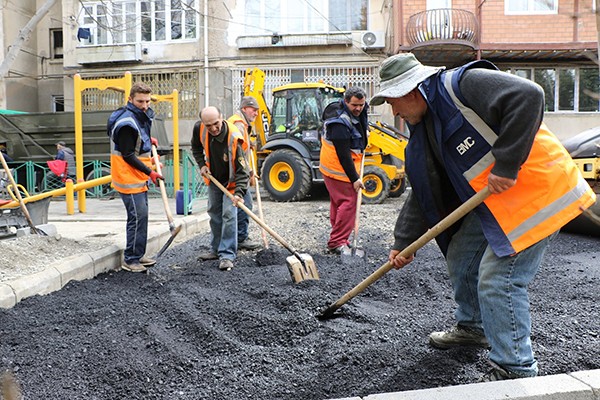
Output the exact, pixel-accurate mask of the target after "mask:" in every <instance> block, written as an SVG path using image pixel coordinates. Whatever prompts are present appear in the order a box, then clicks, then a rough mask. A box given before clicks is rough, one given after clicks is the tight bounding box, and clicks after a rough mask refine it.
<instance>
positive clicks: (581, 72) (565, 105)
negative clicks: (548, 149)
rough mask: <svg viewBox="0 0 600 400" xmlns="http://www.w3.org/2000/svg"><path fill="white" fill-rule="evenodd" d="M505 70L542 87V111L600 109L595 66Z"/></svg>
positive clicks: (597, 77) (598, 85)
mask: <svg viewBox="0 0 600 400" xmlns="http://www.w3.org/2000/svg"><path fill="white" fill-rule="evenodd" d="M505 70H506V72H509V73H511V74H515V75H517V76H520V77H523V78H526V79H532V77H533V81H534V82H536V83H537V84H538V85H540V86H541V87H542V89H544V97H545V103H546V104H545V105H546V108H545V111H546V112H553V111H562V112H573V111H574V112H599V111H600V104H599V103H600V102H599V100H598V94H599V93H600V81H599V76H598V67H570V68H522V67H519V68H506V69H505Z"/></svg>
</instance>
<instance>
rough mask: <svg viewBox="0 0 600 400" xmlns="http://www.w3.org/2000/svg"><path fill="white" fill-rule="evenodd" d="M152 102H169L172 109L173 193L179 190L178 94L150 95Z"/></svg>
mask: <svg viewBox="0 0 600 400" xmlns="http://www.w3.org/2000/svg"><path fill="white" fill-rule="evenodd" d="M152 101H154V102H155V103H158V102H160V101H169V102H171V107H172V109H173V189H174V190H175V192H177V191H178V190H179V184H180V177H179V92H178V91H177V89H174V90H173V92H172V93H171V94H164V95H158V94H155V95H152Z"/></svg>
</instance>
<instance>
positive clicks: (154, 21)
mask: <svg viewBox="0 0 600 400" xmlns="http://www.w3.org/2000/svg"><path fill="white" fill-rule="evenodd" d="M594 1H595V0H454V1H452V0H295V1H292V0H279V1H276V0H219V1H217V0H21V1H19V2H8V3H3V5H1V6H0V23H1V25H0V32H2V33H3V34H2V35H0V44H1V45H2V48H3V49H4V51H3V52H2V54H1V55H0V57H3V58H4V61H6V60H7V56H9V53H10V49H11V48H13V47H14V46H15V44H16V45H17V46H19V47H18V51H17V52H16V53H15V52H13V53H14V54H13V55H14V60H12V61H11V60H9V61H10V62H3V64H2V65H3V66H6V65H8V66H9V67H8V69H7V70H6V73H5V74H4V76H3V77H2V79H0V108H8V109H15V110H21V111H61V110H67V111H68V110H72V109H73V100H74V94H73V76H74V75H75V74H80V76H82V77H83V78H84V79H95V78H101V77H120V76H122V75H123V73H124V72H125V71H130V72H131V73H132V74H133V77H134V79H139V80H144V81H146V82H148V83H149V84H151V85H152V87H153V88H154V90H155V91H156V92H157V93H158V94H168V93H171V92H172V91H173V89H177V90H178V91H179V96H180V107H179V115H180V120H181V122H180V124H181V126H180V131H181V132H182V135H183V138H182V139H183V140H184V141H185V140H186V137H185V135H189V132H191V126H192V124H193V121H195V120H196V118H197V116H198V111H199V110H200V109H201V108H202V107H203V106H204V105H206V104H211V105H217V106H219V107H221V108H222V109H223V111H224V112H225V113H226V114H229V113H231V112H232V111H233V110H234V109H235V107H236V106H237V104H238V103H239V99H240V95H241V90H242V79H243V74H244V71H245V70H246V69H247V68H251V67H258V68H261V69H263V70H264V71H265V72H266V75H267V81H266V97H267V103H270V96H269V94H270V90H271V89H272V88H273V87H276V86H279V85H281V84H285V83H291V82H301V81H318V80H323V81H325V82H327V83H330V84H333V85H336V86H350V85H359V86H362V87H364V88H365V89H366V90H367V93H368V94H369V95H371V94H372V93H374V91H375V90H376V89H377V85H378V77H377V73H378V65H379V64H380V62H381V60H382V59H384V58H385V57H387V56H388V55H391V54H395V53H397V52H406V51H410V52H413V53H414V54H415V55H416V56H417V57H418V58H419V59H420V60H421V61H422V62H423V63H427V64H432V65H445V66H447V67H453V66H456V65H460V64H462V63H464V62H467V61H470V60H476V59H480V58H483V59H488V60H490V61H493V62H495V63H496V64H497V65H498V66H499V67H500V68H501V69H502V70H505V71H508V72H510V73H515V74H519V75H521V76H523V77H526V78H528V79H533V80H535V81H536V82H538V83H539V84H540V85H542V87H544V89H545V91H546V108H547V114H546V121H547V122H548V124H549V125H550V127H551V128H552V129H553V130H554V131H555V132H556V133H557V134H559V136H567V135H570V134H572V133H576V132H579V131H581V130H583V129H586V128H588V127H591V126H596V125H600V113H598V111H599V105H598V101H597V99H596V98H595V97H590V96H589V95H588V93H590V92H593V93H598V68H597V65H596V64H595V62H594V59H595V57H596V56H597V53H598V51H597V29H596V18H595V14H594V13H595V8H594ZM45 8H47V9H48V12H47V13H45V14H44V16H43V18H41V19H40V20H39V22H37V23H36V24H35V25H34V26H33V29H32V32H31V34H30V35H27V32H25V31H24V30H23V28H24V27H26V26H27V25H28V23H29V22H30V21H31V19H32V17H35V16H36V14H39V12H40V10H44V9H45ZM23 36H28V40H25V41H24V42H21V43H19V40H18V39H19V37H23ZM121 102H122V95H121V94H120V93H117V92H114V91H111V90H104V91H100V90H88V91H86V92H85V93H84V96H83V105H84V109H85V110H98V109H114V108H116V107H117V106H118V105H119V104H120V103H121ZM169 107H170V105H169V104H168V103H159V104H157V105H156V108H157V111H158V112H160V113H161V114H163V115H164V116H165V118H166V119H169V117H170V113H171V110H170V109H169ZM371 111H372V112H373V113H374V114H376V116H377V117H381V118H382V119H384V120H385V121H387V122H391V121H392V120H393V117H392V116H391V115H389V107H386V106H380V107H374V108H373V109H372V110H371Z"/></svg>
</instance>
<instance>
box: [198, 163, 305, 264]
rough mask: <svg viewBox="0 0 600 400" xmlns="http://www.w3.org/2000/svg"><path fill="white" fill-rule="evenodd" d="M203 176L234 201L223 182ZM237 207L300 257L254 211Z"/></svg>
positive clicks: (207, 175)
mask: <svg viewBox="0 0 600 400" xmlns="http://www.w3.org/2000/svg"><path fill="white" fill-rule="evenodd" d="M202 175H204V176H206V177H207V178H208V179H210V181H211V182H212V183H214V184H215V185H216V186H217V187H218V188H219V189H221V191H222V192H223V193H225V194H226V195H227V197H229V198H230V199H231V201H234V196H233V195H232V194H231V193H229V190H227V189H226V188H225V186H223V185H222V184H221V182H219V181H218V180H216V179H215V177H214V176H212V174H211V173H202ZM237 206H238V207H239V208H241V209H242V210H244V212H245V213H246V214H248V215H249V216H250V218H252V219H253V220H254V221H256V223H257V224H259V225H260V226H261V227H262V228H263V229H264V230H266V231H267V232H269V234H270V235H271V236H273V237H274V238H275V239H276V240H277V241H278V242H279V243H281V244H282V245H283V247H285V248H286V249H288V250H289V251H290V252H291V253H292V254H294V255H296V256H298V251H297V250H296V249H294V248H293V247H292V246H291V245H290V244H289V243H288V242H286V241H285V240H284V239H283V238H282V237H281V236H279V235H278V234H277V232H275V231H274V230H273V229H271V228H269V227H268V226H267V224H265V223H264V222H263V221H261V220H260V218H258V217H257V216H256V214H254V213H253V212H252V211H250V210H249V209H248V207H246V206H245V205H244V204H243V203H238V205H237ZM299 259H300V258H299Z"/></svg>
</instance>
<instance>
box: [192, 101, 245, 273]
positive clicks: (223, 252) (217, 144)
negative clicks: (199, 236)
mask: <svg viewBox="0 0 600 400" xmlns="http://www.w3.org/2000/svg"><path fill="white" fill-rule="evenodd" d="M243 142H244V137H243V135H242V133H241V132H240V131H239V129H238V128H237V127H236V126H235V125H234V124H233V123H231V122H228V121H225V120H223V115H222V114H221V111H220V110H219V109H218V108H217V107H212V106H209V107H206V108H204V109H203V110H202V111H201V112H200V121H198V122H196V124H195V125H194V130H193V133H192V154H193V155H194V158H195V159H196V162H197V163H198V166H199V167H200V172H201V173H202V174H203V175H204V174H206V173H210V174H211V175H212V176H213V177H214V178H215V179H216V180H217V181H219V182H220V183H221V184H222V185H223V186H225V187H226V188H227V190H228V191H229V192H230V193H231V194H233V195H234V201H231V199H230V198H229V197H228V196H227V195H226V194H225V193H223V192H222V191H221V190H220V189H219V188H218V187H217V186H216V185H213V184H212V183H211V182H210V180H209V179H208V178H206V177H205V178H204V181H205V183H206V185H207V186H208V210H207V212H208V216H209V218H210V232H211V241H210V251H209V252H207V253H203V254H200V256H199V257H198V258H199V259H200V260H202V261H206V260H216V259H219V260H220V261H219V269H221V270H222V271H229V270H231V269H232V268H233V263H234V261H235V258H236V254H237V247H238V242H237V234H238V232H237V209H236V206H237V205H238V203H243V202H244V200H243V197H244V195H245V194H246V190H247V187H248V180H249V178H250V169H249V168H248V162H247V160H246V155H245V152H244V150H243V147H242V144H243Z"/></svg>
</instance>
